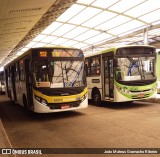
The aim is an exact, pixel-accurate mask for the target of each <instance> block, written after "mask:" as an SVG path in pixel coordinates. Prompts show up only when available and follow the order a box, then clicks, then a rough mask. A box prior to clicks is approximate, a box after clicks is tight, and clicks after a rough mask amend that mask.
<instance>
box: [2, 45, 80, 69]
mask: <svg viewBox="0 0 160 157" xmlns="http://www.w3.org/2000/svg"><path fill="white" fill-rule="evenodd" d="M38 49H73V50H81V49H78V48H74V47H64V46H47V47H37V48H30V49H28V50H27V51H26V52H24V53H23V54H22V55H20V56H18V57H17V58H15V59H14V60H12V61H11V62H10V63H8V64H7V65H5V66H4V68H6V67H8V66H9V65H12V64H13V63H14V62H15V61H17V60H19V59H21V58H23V57H25V56H26V55H27V54H29V53H30V52H31V51H32V50H38ZM81 51H82V50H81Z"/></svg>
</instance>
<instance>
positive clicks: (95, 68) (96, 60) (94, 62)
mask: <svg viewBox="0 0 160 157" xmlns="http://www.w3.org/2000/svg"><path fill="white" fill-rule="evenodd" d="M91 74H92V75H100V56H98V57H93V58H91Z"/></svg>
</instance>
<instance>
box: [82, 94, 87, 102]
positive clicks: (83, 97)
mask: <svg viewBox="0 0 160 157" xmlns="http://www.w3.org/2000/svg"><path fill="white" fill-rule="evenodd" d="M86 97H87V93H86V94H84V95H83V96H82V97H81V102H83V101H84V100H85V99H86Z"/></svg>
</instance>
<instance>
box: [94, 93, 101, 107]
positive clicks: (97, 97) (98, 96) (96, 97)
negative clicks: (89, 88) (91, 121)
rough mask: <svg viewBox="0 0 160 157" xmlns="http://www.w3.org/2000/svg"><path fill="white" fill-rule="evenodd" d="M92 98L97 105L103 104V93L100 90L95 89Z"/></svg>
mask: <svg viewBox="0 0 160 157" xmlns="http://www.w3.org/2000/svg"><path fill="white" fill-rule="evenodd" d="M92 100H93V103H94V104H95V105H98V106H101V94H100V92H99V90H95V91H93V94H92Z"/></svg>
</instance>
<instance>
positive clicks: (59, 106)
mask: <svg viewBox="0 0 160 157" xmlns="http://www.w3.org/2000/svg"><path fill="white" fill-rule="evenodd" d="M80 103H81V101H75V102H67V103H49V104H48V106H49V108H50V109H52V110H53V109H62V106H64V105H66V106H69V107H68V108H73V107H78V106H79V105H80Z"/></svg>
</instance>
